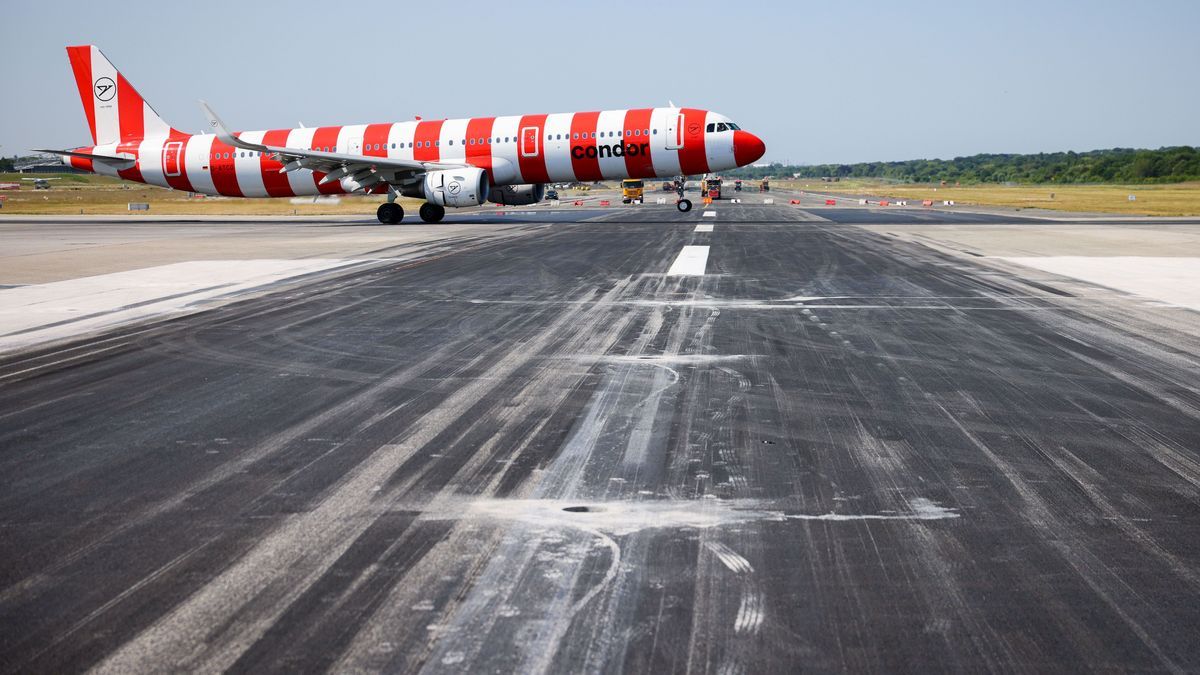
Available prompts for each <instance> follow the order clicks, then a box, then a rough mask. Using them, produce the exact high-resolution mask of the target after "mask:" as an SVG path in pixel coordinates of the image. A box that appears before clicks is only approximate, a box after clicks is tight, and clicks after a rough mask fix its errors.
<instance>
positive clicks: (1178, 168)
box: [726, 146, 1200, 184]
mask: <svg viewBox="0 0 1200 675" xmlns="http://www.w3.org/2000/svg"><path fill="white" fill-rule="evenodd" d="M793 174H794V175H796V176H798V177H800V178H821V177H823V176H830V177H839V178H882V179H887V180H896V181H903V182H937V181H946V182H947V183H951V182H956V181H957V182H960V183H964V184H970V183H1165V182H1180V181H1187V180H1200V150H1197V148H1194V147H1190V146H1180V147H1171V148H1159V149H1158V150H1134V149H1131V148H1112V149H1110V150H1091V151H1088V152H1050V153H1038V154H1035V155H993V154H985V155H973V156H971V157H955V158H954V159H951V160H944V159H915V160H907V161H903V162H862V163H859V164H816V165H801V166H783V165H781V164H771V165H770V166H766V167H743V168H741V169H737V170H734V171H730V172H727V174H726V175H729V176H732V177H742V178H759V177H762V176H767V175H770V176H791V175H793Z"/></svg>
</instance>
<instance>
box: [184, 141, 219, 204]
mask: <svg viewBox="0 0 1200 675" xmlns="http://www.w3.org/2000/svg"><path fill="white" fill-rule="evenodd" d="M214 139H216V136H213V135H211V134H206V135H203V136H192V138H191V140H189V141H188V143H187V150H186V151H185V152H184V170H185V171H186V172H187V177H188V180H189V181H190V182H191V184H192V189H193V190H195V191H196V192H201V193H204V194H208V195H215V194H216V193H217V190H216V188H214V187H213V179H212V169H211V168H210V167H209V165H208V162H209V155H211V154H212V144H213V140H214Z"/></svg>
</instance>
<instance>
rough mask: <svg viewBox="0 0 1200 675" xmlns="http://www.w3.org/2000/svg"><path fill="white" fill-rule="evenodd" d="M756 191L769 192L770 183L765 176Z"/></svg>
mask: <svg viewBox="0 0 1200 675" xmlns="http://www.w3.org/2000/svg"><path fill="white" fill-rule="evenodd" d="M758 191H759V192H770V191H771V185H770V183H768V182H767V179H766V178H764V179H763V182H762V183H760V184H759V185H758Z"/></svg>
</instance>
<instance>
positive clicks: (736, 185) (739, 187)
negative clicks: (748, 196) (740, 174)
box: [733, 180, 742, 192]
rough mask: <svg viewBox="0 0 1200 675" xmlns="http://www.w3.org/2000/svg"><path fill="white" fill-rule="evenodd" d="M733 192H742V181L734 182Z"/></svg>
mask: <svg viewBox="0 0 1200 675" xmlns="http://www.w3.org/2000/svg"><path fill="white" fill-rule="evenodd" d="M733 191H734V192H741V191H742V181H740V180H735V181H733Z"/></svg>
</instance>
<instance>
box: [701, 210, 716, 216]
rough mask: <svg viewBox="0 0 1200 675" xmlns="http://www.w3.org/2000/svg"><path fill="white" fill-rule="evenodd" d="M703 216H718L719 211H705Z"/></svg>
mask: <svg viewBox="0 0 1200 675" xmlns="http://www.w3.org/2000/svg"><path fill="white" fill-rule="evenodd" d="M701 217H702V218H716V217H717V212H716V211H705V212H704V213H702V214H701Z"/></svg>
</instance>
